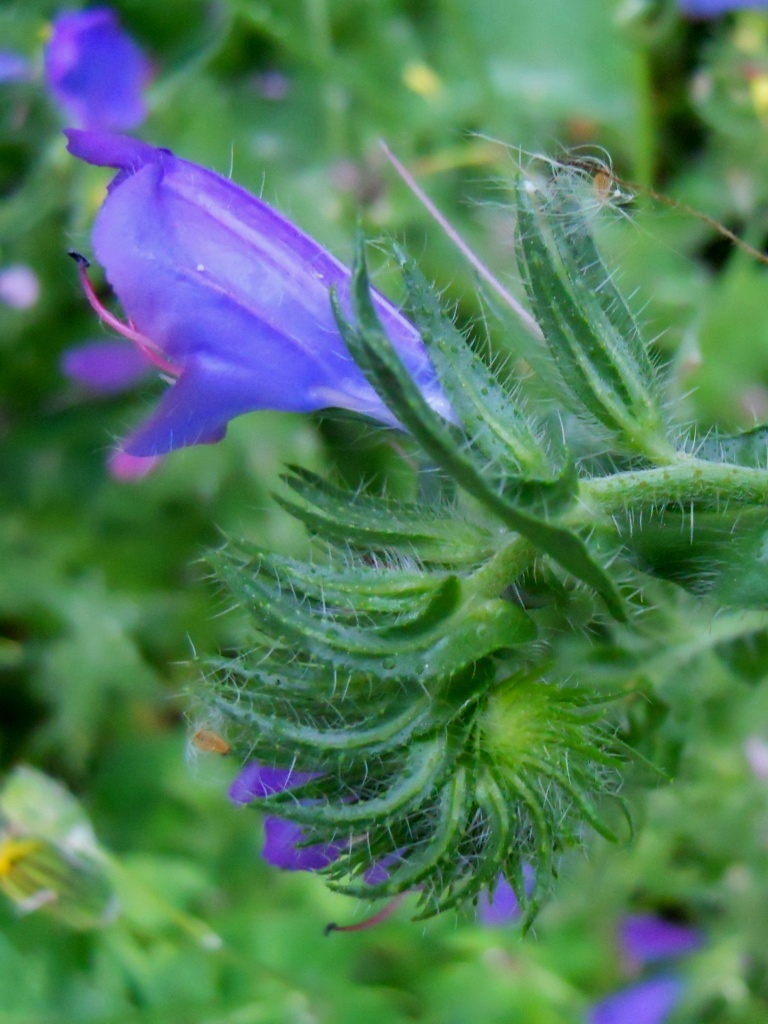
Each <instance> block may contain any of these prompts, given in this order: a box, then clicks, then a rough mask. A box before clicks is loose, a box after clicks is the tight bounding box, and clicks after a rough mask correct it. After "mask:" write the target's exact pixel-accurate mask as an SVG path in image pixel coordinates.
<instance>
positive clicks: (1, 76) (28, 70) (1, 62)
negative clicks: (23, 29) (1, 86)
mask: <svg viewBox="0 0 768 1024" xmlns="http://www.w3.org/2000/svg"><path fill="white" fill-rule="evenodd" d="M31 77H32V64H31V62H30V61H29V60H28V59H27V58H26V57H25V56H24V55H23V54H21V53H13V52H12V51H11V50H0V82H26V81H27V80H28V79H30V78H31Z"/></svg>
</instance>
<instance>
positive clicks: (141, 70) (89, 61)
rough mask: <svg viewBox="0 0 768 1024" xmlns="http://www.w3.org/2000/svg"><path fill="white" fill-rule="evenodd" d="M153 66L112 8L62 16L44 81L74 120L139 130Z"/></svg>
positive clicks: (48, 52) (100, 127)
mask: <svg viewBox="0 0 768 1024" xmlns="http://www.w3.org/2000/svg"><path fill="white" fill-rule="evenodd" d="M149 77H150V65H149V61H148V60H147V58H146V57H145V56H144V54H143V53H142V51H141V50H140V49H139V47H138V46H137V44H136V43H135V42H134V41H133V39H131V37H130V36H129V35H127V34H126V33H125V32H124V31H123V30H122V29H121V28H120V23H119V22H118V20H117V15H116V14H115V12H114V11H111V10H110V9H109V8H108V7H92V8H91V9H90V10H85V11H74V12H72V13H69V14H62V15H60V16H59V17H58V18H56V19H55V21H54V22H53V28H52V33H51V38H50V40H49V42H48V45H47V47H46V49H45V80H46V84H47V86H48V89H49V91H50V93H51V95H52V96H53V98H54V100H55V101H56V103H57V104H58V105H59V106H60V107H61V108H62V109H63V110H64V112H65V113H66V115H67V117H68V118H69V119H70V120H71V121H72V123H73V124H75V125H77V126H78V127H80V128H90V129H96V130H104V131H111V130H115V129H117V130H121V129H126V128H135V127H136V126H137V125H139V124H141V122H142V121H143V120H144V118H145V117H146V116H147V107H146V104H145V102H144V96H143V90H144V87H145V86H146V85H147V83H148V81H149Z"/></svg>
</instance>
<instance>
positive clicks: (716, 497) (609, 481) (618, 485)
mask: <svg viewBox="0 0 768 1024" xmlns="http://www.w3.org/2000/svg"><path fill="white" fill-rule="evenodd" d="M718 503H723V504H737V505H757V506H761V505H764V506H766V507H768V472H765V470H762V469H752V468H750V467H747V466H732V465H724V464H723V463H720V462H706V461H705V460H704V459H696V458H693V457H692V456H679V458H678V460H677V461H676V462H674V463H671V464H670V465H667V466H661V467H660V468H657V469H643V470H635V471H630V472H628V473H614V474H613V475H612V476H604V477H593V478H592V479H589V480H584V481H582V482H581V484H580V486H579V505H578V506H577V508H576V509H574V511H573V512H572V513H571V514H570V515H569V516H567V517H566V523H567V525H569V526H571V525H572V526H581V525H590V524H592V523H594V520H595V517H597V518H598V519H604V518H605V517H606V516H611V515H613V514H614V513H616V512H623V511H624V510H626V509H629V508H632V507H638V506H645V507H648V506H657V507H658V506H661V505H678V506H682V507H683V508H689V507H691V506H693V507H695V506H697V505H701V504H706V505H709V506H712V505H716V504H718Z"/></svg>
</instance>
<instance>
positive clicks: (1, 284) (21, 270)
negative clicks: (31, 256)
mask: <svg viewBox="0 0 768 1024" xmlns="http://www.w3.org/2000/svg"><path fill="white" fill-rule="evenodd" d="M39 298H40V281H39V279H38V276H37V274H36V273H35V272H34V270H33V269H32V268H31V267H28V266H27V265H26V264H25V263H12V264H11V265H10V266H8V267H4V268H3V269H2V270H0V302H2V303H4V304H5V305H6V306H10V307H11V309H31V308H32V307H33V306H34V305H36V304H37V300H38V299H39Z"/></svg>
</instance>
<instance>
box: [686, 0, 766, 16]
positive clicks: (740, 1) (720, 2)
mask: <svg viewBox="0 0 768 1024" xmlns="http://www.w3.org/2000/svg"><path fill="white" fill-rule="evenodd" d="M679 6H680V10H681V11H682V13H683V14H686V15H688V17H691V18H717V17H719V16H720V15H721V14H725V13H726V12H727V11H739V10H762V9H763V8H766V7H768V0H679Z"/></svg>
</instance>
